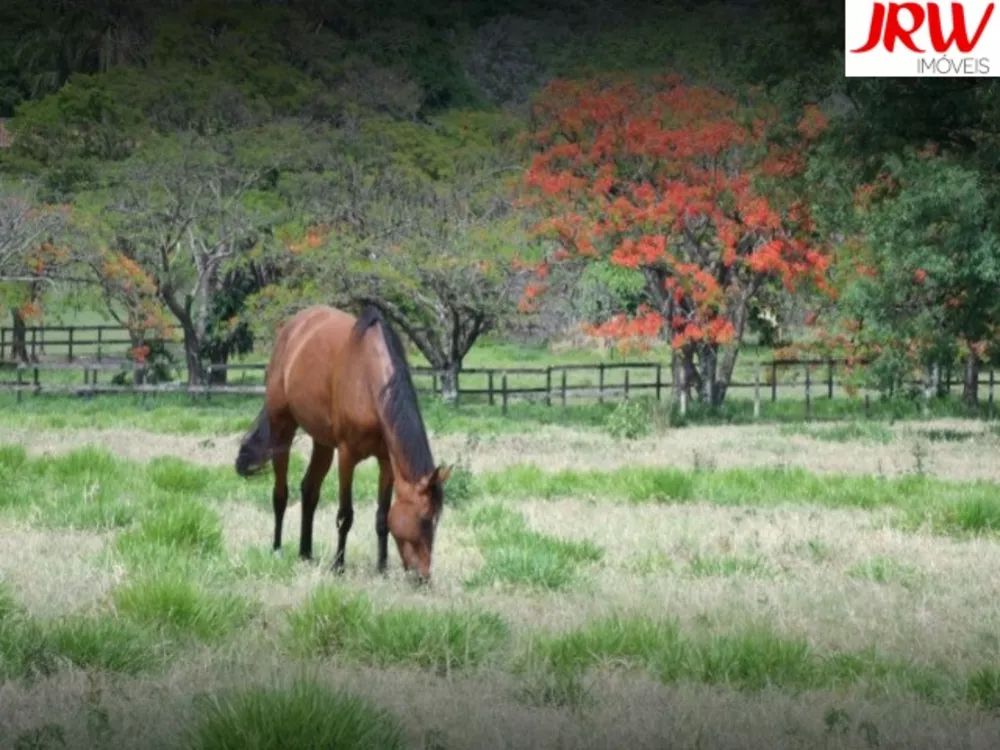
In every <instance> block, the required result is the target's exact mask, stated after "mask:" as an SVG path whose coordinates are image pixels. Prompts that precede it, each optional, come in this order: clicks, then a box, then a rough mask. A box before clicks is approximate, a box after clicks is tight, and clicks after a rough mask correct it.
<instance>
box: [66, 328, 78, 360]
mask: <svg viewBox="0 0 1000 750" xmlns="http://www.w3.org/2000/svg"><path fill="white" fill-rule="evenodd" d="M75 330H76V328H75V327H74V326H70V327H69V344H68V346H69V354H68V356H67V360H68V361H69V362H72V361H73V331H75Z"/></svg>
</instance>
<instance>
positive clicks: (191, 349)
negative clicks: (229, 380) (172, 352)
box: [182, 325, 206, 385]
mask: <svg viewBox="0 0 1000 750" xmlns="http://www.w3.org/2000/svg"><path fill="white" fill-rule="evenodd" d="M182 329H183V331H184V362H185V364H186V365H187V371H188V385H204V384H205V381H206V373H205V367H204V365H203V364H202V361H201V342H200V341H199V340H198V334H197V333H196V332H195V330H194V328H192V327H191V326H188V325H184V326H182Z"/></svg>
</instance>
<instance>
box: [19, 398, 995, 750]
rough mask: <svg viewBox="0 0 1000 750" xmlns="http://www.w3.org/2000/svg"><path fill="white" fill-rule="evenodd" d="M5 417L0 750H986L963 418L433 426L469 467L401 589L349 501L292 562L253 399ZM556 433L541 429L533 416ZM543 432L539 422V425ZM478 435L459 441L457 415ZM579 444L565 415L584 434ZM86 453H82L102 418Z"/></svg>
mask: <svg viewBox="0 0 1000 750" xmlns="http://www.w3.org/2000/svg"><path fill="white" fill-rule="evenodd" d="M42 401H43V400H42V399H38V401H37V403H36V402H35V400H34V399H31V400H29V401H28V402H26V403H25V404H24V405H22V406H20V407H16V406H14V405H13V404H10V405H8V406H9V408H6V409H4V410H3V414H2V415H0V538H2V539H3V542H2V543H0V573H2V580H0V672H2V675H0V679H2V680H3V682H2V683H0V707H2V710H0V747H4V748H7V747H10V748H18V749H19V750H21V749H22V748H56V747H67V748H106V747H115V748H133V747H135V748H139V747H142V748H163V749H164V750H166V749H167V748H171V749H174V748H204V749H205V750H208V749H210V748H233V747H277V746H281V747H287V748H306V747H322V746H325V747H338V748H348V747H358V748H392V747H408V748H439V749H442V750H444V749H448V750H452V749H457V748H485V747H489V748H535V747H560V748H578V747H579V748H598V747H600V748H608V747H633V748H647V747H648V748H653V747H657V748H659V747H665V746H669V747H677V748H727V749H728V748H759V747H768V748H816V747H821V748H875V747H878V748H913V749H923V748H986V747H995V746H996V743H997V737H998V736H1000V716H998V715H997V711H998V710H1000V635H998V634H1000V545H998V544H997V538H996V534H997V532H1000V495H998V492H997V488H998V487H997V483H998V482H1000V464H998V462H997V460H996V458H997V455H998V449H1000V437H998V435H997V433H996V432H995V430H994V428H993V424H991V423H989V422H983V421H978V420H975V421H974V420H960V419H947V420H946V419H938V420H934V421H930V422H918V421H908V422H896V423H888V422H874V421H870V422H869V421H857V422H841V423H831V424H791V423H789V424H784V425H781V424H769V425H764V424H761V425H746V426H733V425H709V426H690V425H689V426H685V427H674V428H671V427H669V426H665V425H661V426H659V428H658V430H657V431H655V432H654V433H653V434H651V435H648V436H645V437H641V438H639V439H636V440H624V439H620V438H616V437H614V436H612V435H610V434H608V432H607V430H605V429H603V427H602V426H601V423H600V420H599V419H597V418H596V417H594V416H593V414H592V413H591V412H587V411H586V410H585V409H583V408H582V407H581V409H580V410H576V411H574V409H573V408H570V409H567V410H565V411H564V410H554V411H557V412H558V413H559V414H561V415H562V417H560V419H561V420H562V423H558V424H557V423H551V421H550V423H546V422H545V421H544V420H543V419H538V420H532V419H531V418H529V417H530V414H529V413H528V411H527V410H526V411H525V412H524V413H523V414H522V415H521V416H522V417H523V418H516V417H517V414H516V413H515V416H513V417H511V418H510V419H507V420H499V419H497V418H496V417H490V418H488V419H485V418H484V419H482V420H478V421H477V419H475V418H474V417H470V416H468V412H467V413H466V416H463V415H462V413H461V412H457V413H456V414H455V415H454V416H453V417H450V418H448V417H444V416H441V415H440V414H435V413H431V415H430V417H429V419H428V423H429V426H430V428H431V432H432V434H431V440H432V448H433V451H434V457H435V459H437V460H438V461H441V462H449V463H450V462H458V465H459V468H458V469H456V472H455V475H454V476H453V477H452V479H451V480H450V481H449V484H448V486H447V497H446V509H445V513H444V516H443V518H442V521H441V526H440V529H439V533H438V540H437V543H436V545H435V548H434V580H433V584H432V586H431V587H430V588H429V589H418V588H415V587H413V586H412V585H410V584H409V583H408V582H407V581H405V580H404V579H403V577H402V575H401V566H400V562H399V556H398V554H397V552H396V550H395V549H394V547H393V546H392V545H390V558H389V559H390V575H389V576H388V577H387V578H385V579H383V578H380V577H379V576H378V575H377V574H376V572H375V562H376V541H375V539H376V537H375V530H374V521H375V482H376V477H377V470H376V467H375V466H374V464H373V462H371V461H369V462H366V463H364V464H362V465H361V466H360V467H359V471H358V474H357V476H356V481H355V521H354V529H353V530H352V533H351V536H350V538H349V540H348V545H347V564H346V572H345V574H344V575H343V576H342V577H335V576H334V575H333V574H332V572H331V569H330V568H331V564H332V560H333V553H334V550H335V542H336V526H335V516H336V485H337V479H336V474H335V473H333V474H331V476H330V477H328V478H327V481H326V483H325V484H324V486H323V491H322V499H321V501H320V506H319V510H318V512H317V515H316V525H315V542H314V545H315V546H314V554H316V555H317V557H318V563H316V564H306V563H301V562H299V561H298V560H297V557H296V552H297V543H298V532H299V529H298V523H299V515H298V503H297V501H298V483H299V481H300V479H301V476H302V471H303V470H304V468H305V464H306V460H307V458H308V449H309V445H308V442H307V440H306V439H305V438H302V437H300V438H299V440H298V441H297V442H296V444H295V446H294V451H295V454H294V457H293V462H292V473H291V475H290V482H289V483H290V486H291V498H290V505H289V509H288V513H287V514H286V517H285V529H286V530H285V545H284V554H283V556H281V557H275V556H273V555H272V554H271V552H270V541H271V528H272V515H271V508H270V491H271V484H270V477H269V475H264V476H262V477H258V478H255V479H251V480H241V479H240V478H239V477H237V476H236V475H235V473H234V471H233V469H232V462H233V459H234V458H235V455H236V450H237V446H238V443H239V438H240V437H241V435H242V431H243V429H245V427H246V426H247V425H248V424H249V422H250V420H251V419H252V417H253V415H254V413H255V411H256V408H258V407H259V401H257V400H256V399H249V400H242V399H233V400H231V401H228V402H224V400H220V402H218V403H217V402H215V401H213V403H212V404H210V405H209V404H201V403H198V404H194V405H185V406H179V405H175V406H172V405H165V406H161V407H148V408H146V409H140V408H139V407H138V406H136V405H130V404H129V403H127V402H128V399H114V398H109V399H101V398H97V399H94V400H93V401H88V402H82V401H77V402H74V401H71V400H68V399H55V400H52V401H47V400H46V401H47V402H46V403H42ZM543 411H544V407H538V408H537V410H536V412H533V413H536V414H541V413H543ZM550 411H553V410H550ZM473 414H474V412H473ZM574 414H575V415H577V416H576V417H573V416H572V415H574ZM91 421H92V422H93V424H94V426H92V427H88V426H86V425H87V423H88V422H91Z"/></svg>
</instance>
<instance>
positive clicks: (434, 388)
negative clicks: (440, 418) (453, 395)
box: [431, 370, 438, 398]
mask: <svg viewBox="0 0 1000 750" xmlns="http://www.w3.org/2000/svg"><path fill="white" fill-rule="evenodd" d="M431 395H432V396H434V398H437V395H438V374H437V370H434V372H432V373H431Z"/></svg>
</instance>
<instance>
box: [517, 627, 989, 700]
mask: <svg viewBox="0 0 1000 750" xmlns="http://www.w3.org/2000/svg"><path fill="white" fill-rule="evenodd" d="M600 667H604V668H612V667H615V668H620V669H621V668H625V669H629V668H631V669H641V670H644V671H646V672H648V673H650V674H652V675H654V676H655V677H656V678H658V679H659V680H660V681H661V682H664V683H668V684H672V683H678V682H684V681H689V682H697V683H701V684H707V685H717V684H721V685H726V686H729V687H732V688H736V689H739V690H753V691H757V690H763V689H765V688H768V687H772V686H773V687H780V688H782V689H785V690H825V689H828V690H833V689H838V688H843V687H847V686H854V685H858V684H862V685H866V686H867V688H868V690H869V691H870V692H871V693H873V694H886V693H899V692H904V693H916V694H919V695H921V696H922V697H924V698H927V699H931V700H942V699H953V700H954V699H957V700H961V699H967V698H968V691H967V689H966V684H967V683H968V684H974V685H976V686H977V687H976V688H969V690H972V691H973V693H974V694H975V698H974V700H977V701H982V696H984V695H988V694H989V688H990V686H989V685H988V684H987V683H986V680H985V678H984V677H982V676H973V678H970V680H974V682H973V681H967V680H964V679H963V678H962V677H961V676H958V675H952V674H949V673H948V672H947V671H942V670H941V669H932V668H930V667H925V666H921V665H917V664H915V663H910V662H906V661H900V660H897V659H893V658H888V657H885V656H882V655H880V654H878V653H877V652H876V651H875V650H874V649H868V650H864V651H860V652H855V653H850V652H843V653H819V652H817V651H815V650H814V649H813V648H812V647H810V645H809V644H808V643H807V642H806V641H805V640H804V639H802V638H795V637H788V636H783V635H780V634H777V633H775V632H774V631H772V630H771V629H769V628H768V627H764V626H753V627H751V628H749V629H748V630H746V631H744V632H741V633H732V634H701V633H699V634H690V635H688V634H685V633H683V632H682V631H681V630H680V628H679V627H678V625H677V623H676V621H672V620H659V619H650V618H646V617H641V616H634V617H625V616H618V615H614V616H611V617H608V618H606V619H602V620H597V621H594V622H591V623H588V624H586V625H583V626H581V627H579V628H576V629H574V630H571V631H568V632H565V633H558V634H539V635H536V636H535V638H534V639H533V642H532V644H531V648H530V650H529V651H527V652H526V653H525V655H524V656H523V657H522V660H521V661H520V662H519V664H518V667H517V668H518V670H519V671H520V672H521V673H522V674H524V675H526V676H527V677H528V681H527V683H526V684H527V686H528V694H527V695H528V697H529V698H530V699H531V700H533V701H535V702H540V703H555V704H576V703H579V702H580V701H581V700H582V699H584V698H585V697H586V685H585V683H584V677H585V675H586V673H587V671H588V670H590V669H593V668H600Z"/></svg>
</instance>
